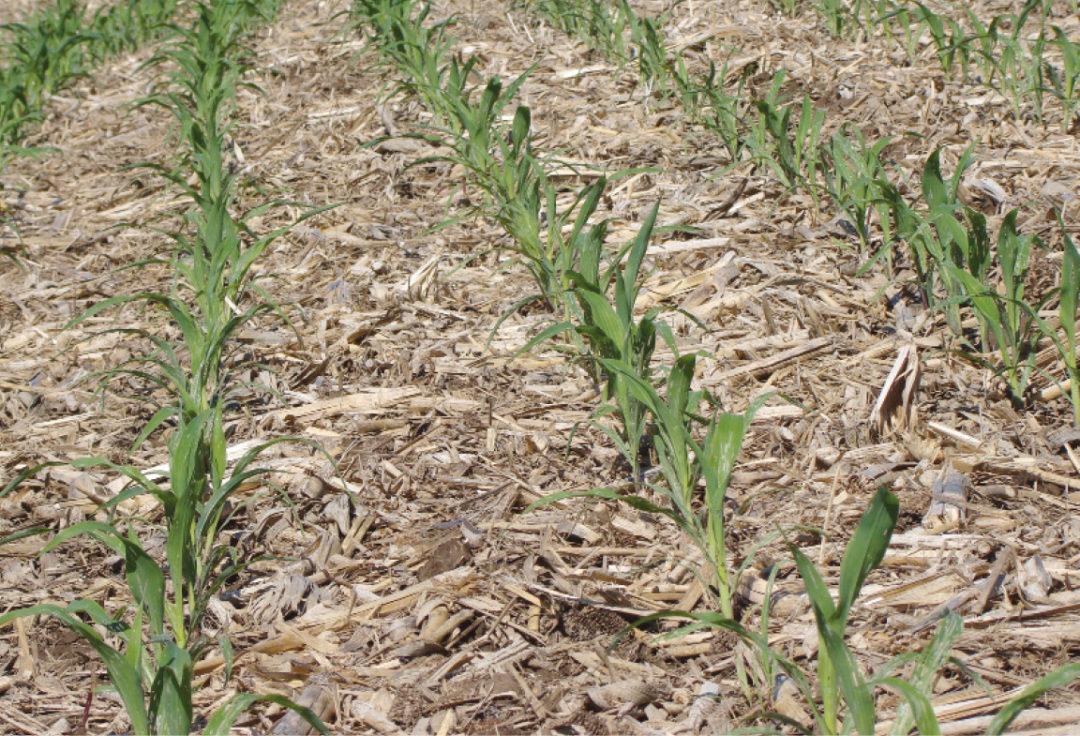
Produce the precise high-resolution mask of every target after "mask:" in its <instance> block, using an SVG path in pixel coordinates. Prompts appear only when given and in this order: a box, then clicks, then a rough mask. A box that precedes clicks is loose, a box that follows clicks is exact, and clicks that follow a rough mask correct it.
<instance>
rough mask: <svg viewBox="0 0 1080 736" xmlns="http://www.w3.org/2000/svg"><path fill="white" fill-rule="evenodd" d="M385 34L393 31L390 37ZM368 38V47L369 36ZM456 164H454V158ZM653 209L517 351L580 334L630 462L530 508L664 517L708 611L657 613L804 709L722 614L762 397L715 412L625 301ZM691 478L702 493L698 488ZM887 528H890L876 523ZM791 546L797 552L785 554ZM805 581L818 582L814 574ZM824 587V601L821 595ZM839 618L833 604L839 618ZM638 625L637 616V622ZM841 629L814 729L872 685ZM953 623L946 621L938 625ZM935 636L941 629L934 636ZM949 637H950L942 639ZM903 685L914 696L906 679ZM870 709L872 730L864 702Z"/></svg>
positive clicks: (579, 276)
mask: <svg viewBox="0 0 1080 736" xmlns="http://www.w3.org/2000/svg"><path fill="white" fill-rule="evenodd" d="M420 17H422V14H421V16H420ZM369 22H370V21H369ZM392 37H393V38H400V34H394V35H393V36H392ZM376 42H377V43H378V40H377V41H376ZM434 96H435V95H434V94H432V92H431V90H428V91H427V92H425V93H423V94H422V97H423V98H424V99H428V98H431V97H434ZM527 126H528V119H527V118H526V117H524V116H523V114H522V112H521V108H519V110H518V113H517V114H516V115H515V117H514V121H513V124H512V127H511V130H510V131H503V132H502V133H501V134H500V135H499V136H497V137H499V138H502V137H504V134H506V133H507V132H508V135H507V136H506V137H507V139H508V140H509V141H510V144H509V145H510V147H511V150H510V151H505V150H504V151H501V153H503V154H505V153H508V152H509V153H512V154H513V153H517V154H520V153H521V151H520V144H521V142H522V141H524V140H525V138H526V136H527ZM493 138H496V136H493V135H489V136H487V137H486V138H485V140H486V141H490V140H491V139H493ZM451 145H453V143H451ZM456 148H457V147H456ZM458 162H459V163H460V162H461V158H460V157H459V159H458ZM519 163H520V159H519ZM470 170H471V171H473V174H474V175H476V174H478V173H479V172H477V171H475V170H474V169H470ZM481 176H482V174H481ZM604 186H605V182H604V181H603V180H602V179H601V180H599V181H597V182H595V183H594V184H592V185H590V186H589V187H587V188H586V190H585V193H584V195H582V196H581V197H579V199H584V200H586V202H588V204H587V205H586V207H585V208H583V210H582V212H584V213H586V214H590V213H591V212H592V211H593V209H594V207H595V199H597V198H598V197H599V195H600V194H601V193H602V191H603V189H604ZM485 191H487V193H488V194H489V195H490V196H491V197H492V199H493V200H494V204H493V214H494V215H495V216H496V218H497V219H498V218H499V217H500V216H501V215H502V214H503V212H504V207H505V206H506V204H507V203H506V202H504V201H500V200H499V193H498V191H493V190H491V189H489V188H487V187H485ZM552 204H554V203H553V202H552ZM657 211H658V206H657V207H654V208H653V210H652V211H651V212H650V214H649V216H648V217H647V218H646V220H645V221H644V222H643V224H642V226H641V228H640V229H639V232H638V234H637V236H636V238H635V239H634V240H633V241H632V243H631V244H630V245H629V247H628V249H620V250H618V251H615V252H614V253H613V252H612V251H610V250H608V249H606V248H605V246H604V231H603V230H602V229H599V226H595V227H594V228H592V229H591V230H589V231H588V232H589V233H590V237H588V238H585V239H584V240H582V241H581V242H580V243H579V247H578V252H577V254H576V258H575V259H574V265H575V266H576V268H574V269H573V270H567V271H566V272H565V277H566V279H567V283H565V284H563V285H561V286H560V290H561V293H562V294H563V295H565V296H568V297H570V298H572V299H574V300H575V301H576V303H577V309H573V310H569V309H568V310H566V311H565V312H564V313H565V314H567V315H570V319H567V320H565V321H562V322H558V323H556V324H554V325H552V326H550V327H549V328H547V329H545V330H544V331H543V332H541V333H540V334H539V335H537V336H536V337H535V338H534V339H533V340H532V341H530V343H529V344H528V345H526V346H525V347H524V348H523V351H525V350H528V349H531V348H532V347H534V346H536V345H539V344H541V343H545V342H547V341H549V340H551V339H553V338H554V337H555V336H557V335H559V334H561V333H564V332H568V331H571V332H573V333H574V334H575V335H577V336H578V337H579V338H580V340H579V341H578V342H577V343H576V344H577V345H578V346H579V347H580V352H579V354H578V355H577V356H576V357H577V358H578V359H579V360H581V361H583V362H586V363H587V364H589V365H591V366H593V367H594V368H595V370H594V375H596V376H599V377H600V380H602V381H603V383H604V398H605V399H606V402H605V404H604V405H603V406H602V407H601V408H600V409H598V410H597V412H596V419H600V418H602V416H604V415H611V416H612V417H613V418H614V420H615V422H614V426H612V424H611V423H610V422H600V421H596V422H594V424H595V426H596V427H597V428H598V429H599V430H600V431H601V432H603V433H604V434H606V435H607V436H608V437H609V438H610V440H611V441H612V442H613V444H614V445H615V446H616V447H617V448H618V450H619V452H620V453H621V454H622V456H623V457H624V459H625V461H626V464H627V466H628V467H629V468H630V469H631V475H630V479H629V481H628V482H627V483H625V484H623V486H621V487H619V486H616V487H606V488H596V489H593V490H589V491H584V492H580V491H568V492H564V493H557V494H553V495H550V496H548V497H546V498H544V499H542V500H541V501H540V502H538V503H537V504H534V507H535V506H539V505H543V504H549V503H553V502H557V501H560V500H563V499H566V498H568V497H572V496H578V497H592V498H605V499H613V500H618V501H620V502H623V503H627V504H629V505H631V506H633V507H634V508H637V509H640V510H643V511H647V512H651V513H657V514H661V515H663V516H665V517H667V518H669V519H671V520H672V521H673V522H674V523H675V524H676V525H677V526H678V527H679V528H680V529H681V530H682V531H683V532H684V533H685V534H686V535H687V536H688V538H689V539H690V540H692V541H693V543H694V544H695V545H696V546H697V547H698V548H699V549H700V550H701V552H702V553H703V556H704V559H705V560H706V563H705V565H703V566H701V567H700V568H698V570H697V574H698V575H699V577H700V579H701V581H702V583H703V587H704V589H705V590H707V591H708V592H709V594H710V596H711V599H712V600H713V602H714V604H715V607H716V609H717V613H716V614H706V615H704V616H702V615H700V614H689V613H684V612H666V613H665V614H660V615H670V616H687V617H691V618H694V619H696V620H695V623H694V624H692V626H694V627H696V626H702V625H717V626H722V627H724V628H728V629H730V630H733V631H736V632H737V633H739V634H740V635H741V636H743V637H744V638H745V639H747V640H748V641H752V642H755V643H757V644H758V645H759V646H760V647H761V651H762V653H763V656H764V657H766V658H767V660H768V661H769V662H776V663H779V665H780V666H782V667H783V668H784V669H785V670H787V671H789V672H790V673H791V675H792V676H794V677H797V678H798V680H797V681H798V682H799V683H800V684H801V685H802V687H803V691H804V693H805V694H806V695H807V697H808V702H810V703H811V705H813V704H814V701H813V699H812V688H811V686H810V684H809V681H808V680H807V678H806V676H805V675H803V673H801V672H800V671H799V670H798V668H797V667H796V666H795V665H794V664H793V663H791V662H789V661H788V660H786V659H784V658H782V657H781V656H780V655H778V654H777V653H775V652H774V651H773V650H772V649H771V648H770V647H769V645H768V642H767V637H763V636H760V635H756V634H752V633H751V632H749V631H748V630H746V629H744V628H743V627H742V625H741V624H739V623H738V622H736V620H735V618H734V615H735V611H734V591H735V588H736V586H737V584H738V575H739V573H741V571H742V569H743V568H739V569H738V570H737V571H735V574H734V575H732V574H730V571H729V565H728V549H727V541H728V537H727V533H726V518H725V513H726V512H725V509H726V506H727V504H726V492H727V488H728V483H729V480H730V477H731V473H732V471H733V469H734V466H735V462H736V459H737V457H738V455H739V452H740V449H741V446H742V442H743V438H744V436H745V434H746V432H747V429H748V426H749V423H750V421H751V420H752V418H753V414H754V412H755V411H756V409H757V408H758V407H759V406H760V404H761V403H762V400H758V401H756V402H754V403H752V404H751V406H750V408H749V409H748V410H747V411H746V412H745V413H743V414H730V413H727V412H724V411H722V409H721V408H720V406H719V402H717V401H716V400H715V398H714V397H712V396H710V395H709V394H708V393H707V392H704V391H695V390H693V389H692V382H693V377H694V372H695V366H696V362H697V360H698V358H699V356H698V355H694V354H692V355H685V356H679V355H678V352H677V348H676V345H675V339H674V335H673V334H672V332H671V329H670V327H668V325H667V324H666V323H665V322H663V320H661V319H659V310H657V309H652V310H649V311H648V312H646V313H644V314H640V310H639V309H637V308H636V302H637V299H638V296H639V295H640V293H641V290H642V282H643V277H644V275H645V271H644V267H645V262H646V253H647V248H648V244H649V242H650V240H651V238H652V235H653V231H654V227H655V221H656V216H657ZM500 221H501V220H500ZM504 225H506V223H504ZM583 229H584V228H583V226H580V225H579V226H577V227H575V231H582V230H583ZM507 231H508V232H509V233H510V234H511V235H512V236H514V235H516V234H517V231H516V230H515V229H514V227H513V226H512V225H511V226H508V227H507ZM624 256H625V262H624ZM535 275H536V274H535V273H534V276H535ZM658 337H662V338H663V339H664V340H665V341H666V342H667V343H668V345H669V347H670V348H671V349H672V351H673V352H675V355H676V359H675V364H674V366H672V367H671V368H670V369H669V370H664V369H663V367H661V366H658V365H656V364H655V361H654V358H653V356H654V351H655V347H656V342H657V338H658ZM703 406H705V407H707V411H706V412H705V413H704V414H703V413H702V412H701V408H702V407H703ZM643 446H644V447H649V448H652V449H653V450H654V451H655V454H656V457H657V468H658V470H659V474H658V475H651V474H647V473H645V472H643V464H644V463H645V462H646V461H645V460H644V457H643V455H644V453H643V452H642V448H643ZM702 486H703V487H704V495H703V496H702V494H701V493H700V489H701V487H702ZM627 487H629V489H630V490H629V491H627ZM881 499H886V500H887V499H891V496H888V495H884V496H881V497H879V500H878V501H876V504H877V505H878V506H881V505H882V504H885V505H886V506H887V507H888V508H891V509H893V513H892V515H891V517H888V516H887V515H886V516H887V518H890V519H891V521H892V522H893V523H895V499H891V505H889V504H886V503H885V501H884V500H881ZM881 516H882V514H881V512H879V511H876V510H874V509H872V513H871V514H868V517H867V518H868V519H870V521H868V522H866V524H864V525H863V526H864V527H872V528H868V530H867V531H860V533H859V534H858V536H857V540H856V542H857V544H853V546H852V549H853V550H861V553H859V556H860V559H861V560H863V561H864V563H863V564H862V567H861V568H860V569H861V575H860V577H859V578H858V579H857V580H856V581H854V583H849V582H847V580H846V576H845V589H848V590H851V589H853V590H854V592H857V590H858V587H859V586H861V584H862V580H863V579H865V576H866V574H867V573H868V572H869V570H870V568H871V567H873V566H874V565H875V564H876V563H877V562H879V561H880V558H881V556H882V555H883V553H884V545H887V542H888V535H883V534H882V533H881V531H882V529H881V526H882V522H881V521H879V518H880V517H881ZM891 529H892V526H891V525H890V526H889V527H888V530H889V531H891ZM866 536H869V537H871V538H872V539H873V541H874V543H875V544H877V545H878V548H880V553H879V552H878V548H874V549H872V550H869V551H868V550H866V549H863V548H865V547H866V546H867V542H866V541H865V540H864V539H863V538H864V537H866ZM795 552H796V553H797V550H796V551H795ZM875 555H876V558H875ZM855 556H856V552H853V553H852V554H851V555H850V559H855ZM847 567H851V563H847ZM807 574H809V573H807ZM817 580H818V581H820V577H818V578H817ZM825 595H826V598H827V597H828V594H827V593H826V594H825ZM853 599H854V593H852V594H851V595H850V600H849V601H848V603H847V606H848V607H850V603H851V601H853ZM830 600H831V599H830ZM822 606H824V603H822ZM823 610H824V609H823ZM846 615H847V612H846V609H845V610H844V612H843V618H844V619H845V622H844V623H846ZM823 621H824V619H823ZM644 623H647V621H642V622H639V624H644ZM823 625H824V624H823ZM843 625H844V624H843V623H841V624H840V631H841V637H840V639H839V640H838V641H839V642H840V643H839V646H840V647H841V649H836V647H835V646H834V647H831V648H830V650H829V651H830V652H832V653H833V654H832V659H830V658H829V654H822V655H821V656H822V659H821V663H820V664H819V673H822V677H831V678H832V680H833V681H834V682H836V681H837V678H836V676H835V674H827V673H839V675H840V676H841V677H840V679H839V682H840V683H841V684H842V686H843V688H840V686H837V687H834V688H833V689H832V690H831V691H830V690H828V689H826V696H825V704H824V706H823V708H822V709H820V710H819V709H817V708H816V707H815V713H816V714H817V719H818V723H819V725H821V726H822V730H823V731H824V732H828V733H834V732H836V726H837V724H838V718H839V702H840V700H839V695H838V693H841V692H843V693H847V692H849V691H851V688H853V687H856V686H859V687H861V688H862V690H860V691H859V693H858V694H857V696H852V699H851V700H850V702H852V703H855V704H856V705H857V706H863V705H865V704H866V701H867V699H868V698H869V697H870V693H871V692H872V688H873V686H874V685H875V684H876V681H870V682H869V683H867V682H864V681H863V680H862V679H861V676H860V677H856V675H857V674H858V670H857V668H855V664H854V657H853V656H852V655H851V653H850V650H848V649H846V647H845V646H844V645H843V642H842V629H843ZM836 629H837V624H835V623H833V624H831V628H828V629H827V630H828V631H829V632H830V634H832V633H835V631H836ZM954 629H955V626H954V627H953V629H950V631H952V630H954ZM945 636H946V635H944V634H943V635H942V638H945ZM952 636H955V634H952ZM836 641H837V639H836V637H835V636H834V637H833V640H831V643H832V644H836ZM949 641H950V642H951V639H950V640H949ZM942 651H944V652H945V653H947V652H948V646H947V644H946V645H945V646H944V647H942V646H939V647H937V648H936V649H935V652H936V656H938V657H939V658H940V656H941V655H940V652H942ZM844 653H846V655H847V656H846V658H845V657H844V656H843V655H844ZM834 660H837V661H838V663H837V664H836V665H835V666H834V665H832V664H831V663H832V662H833V661H834ZM928 666H929V665H927V667H928ZM938 666H940V663H938ZM853 668H854V669H853ZM936 669H937V667H935V668H934V671H935V672H936ZM882 677H883V678H884V676H882ZM893 679H896V678H893ZM930 679H931V678H930V677H929V676H926V675H923V680H925V684H924V686H923V690H921V691H917V696H915V695H913V696H912V698H911V700H912V702H913V703H915V706H916V707H915V708H914V711H913V712H915V713H916V715H917V716H918V723H919V725H920V726H923V727H926V728H927V731H928V732H929V731H930V729H929V725H928V724H930V723H934V721H933V714H932V709H931V710H929V711H928V709H927V708H926V707H924V706H925V704H926V703H928V700H927V697H926V695H925V691H926V690H927V689H928V688H929V686H930ZM890 682H891V681H890ZM909 689H910V690H912V691H913V692H915V691H914V688H913V687H912V688H909ZM830 692H831V696H830V694H829V693H830ZM920 697H921V699H920ZM870 707H871V710H870V718H871V727H872V719H873V710H872V703H871V706H870ZM928 712H929V715H927V713H928ZM858 714H859V719H858V720H857V725H859V726H863V725H864V724H865V721H866V719H865V710H864V709H860V710H859V711H858Z"/></svg>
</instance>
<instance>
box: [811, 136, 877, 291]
mask: <svg viewBox="0 0 1080 736" xmlns="http://www.w3.org/2000/svg"><path fill="white" fill-rule="evenodd" d="M891 142H892V138H882V139H881V140H879V141H877V142H876V143H874V144H873V145H868V144H867V142H866V140H865V139H864V138H863V135H862V133H861V132H860V131H859V129H858V128H856V127H854V126H851V125H847V124H845V126H844V127H843V128H842V129H841V130H840V132H838V133H835V134H834V135H833V136H832V138H830V139H829V142H828V144H826V145H825V146H824V147H823V148H824V154H823V161H822V165H821V172H822V179H823V182H824V188H825V191H826V192H827V193H828V195H829V198H830V199H831V200H832V203H833V205H834V206H835V207H837V208H839V209H840V211H841V212H843V213H844V214H845V215H847V219H848V222H850V223H851V224H852V225H853V226H854V228H855V232H856V233H857V234H858V236H859V244H860V247H861V249H862V250H863V251H867V250H869V248H870V243H871V239H872V234H871V233H872V230H871V216H872V215H873V214H875V213H876V214H877V216H878V217H877V221H878V223H879V225H880V226H881V228H882V234H881V240H882V243H883V244H888V243H889V242H890V241H891V240H892V233H891V229H890V227H889V223H890V218H889V210H888V206H887V205H886V203H885V202H884V201H883V199H882V195H881V182H882V181H884V180H887V174H886V171H885V166H884V164H883V163H882V161H881V155H882V152H883V151H884V150H885V148H887V147H888V145H889V144H890V143H891ZM890 270H891V269H890Z"/></svg>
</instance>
